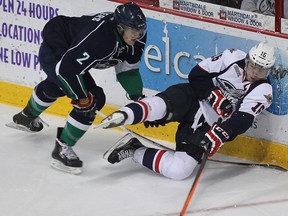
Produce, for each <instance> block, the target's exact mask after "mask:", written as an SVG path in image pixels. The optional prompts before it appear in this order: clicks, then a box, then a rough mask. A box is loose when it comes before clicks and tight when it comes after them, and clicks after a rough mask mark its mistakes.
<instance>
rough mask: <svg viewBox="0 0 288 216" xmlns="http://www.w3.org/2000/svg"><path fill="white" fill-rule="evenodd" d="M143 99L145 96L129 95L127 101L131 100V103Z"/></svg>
mask: <svg viewBox="0 0 288 216" xmlns="http://www.w3.org/2000/svg"><path fill="white" fill-rule="evenodd" d="M144 97H145V95H143V94H140V95H129V97H128V99H129V100H133V101H137V100H141V99H142V98H144Z"/></svg>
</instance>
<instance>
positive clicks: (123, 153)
mask: <svg viewBox="0 0 288 216" xmlns="http://www.w3.org/2000/svg"><path fill="white" fill-rule="evenodd" d="M134 152H135V150H133V149H127V150H121V151H120V152H118V158H119V161H121V160H124V159H126V158H129V157H133V155H134Z"/></svg>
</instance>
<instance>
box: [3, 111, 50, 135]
mask: <svg viewBox="0 0 288 216" xmlns="http://www.w3.org/2000/svg"><path fill="white" fill-rule="evenodd" d="M43 123H44V121H43V120H42V119H41V118H39V117H35V116H32V115H31V114H29V112H27V110H26V108H25V109H24V110H23V111H21V112H20V113H18V114H16V115H14V116H13V122H10V123H7V124H6V126H7V127H11V128H14V129H17V130H22V131H26V132H39V131H41V130H42V129H43ZM44 124H45V125H47V124H46V123H44Z"/></svg>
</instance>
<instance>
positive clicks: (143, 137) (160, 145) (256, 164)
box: [97, 111, 287, 171]
mask: <svg viewBox="0 0 288 216" xmlns="http://www.w3.org/2000/svg"><path fill="white" fill-rule="evenodd" d="M97 114H98V115H99V116H101V117H102V118H106V117H107V116H106V115H105V114H103V113H102V112H100V111H97ZM119 127H120V128H121V129H122V130H124V131H126V132H128V133H130V134H133V135H134V136H136V137H138V138H139V139H142V140H144V141H146V142H148V143H150V144H151V145H154V146H157V147H160V148H162V149H165V150H173V149H171V148H168V147H167V146H164V145H162V144H160V143H158V142H155V141H153V140H151V139H149V138H147V137H145V136H143V135H140V134H138V133H136V132H134V131H132V130H130V129H128V128H126V127H125V126H119ZM208 161H212V162H216V163H225V164H232V165H239V166H246V167H252V168H253V167H265V168H271V169H277V170H280V171H287V169H285V168H284V167H281V166H278V165H273V164H266V163H249V162H236V161H226V160H217V159H211V158H209V159H208Z"/></svg>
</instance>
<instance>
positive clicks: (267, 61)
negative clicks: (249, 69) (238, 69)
mask: <svg viewBox="0 0 288 216" xmlns="http://www.w3.org/2000/svg"><path fill="white" fill-rule="evenodd" d="M248 56H249V61H250V62H251V63H252V64H253V65H254V66H256V67H259V68H261V69H269V68H271V67H273V65H274V64H275V60H276V58H275V51H274V48H273V47H270V46H269V45H267V44H266V43H263V42H261V43H260V44H258V45H256V46H254V47H252V48H251V49H250V51H249V54H248Z"/></svg>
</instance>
